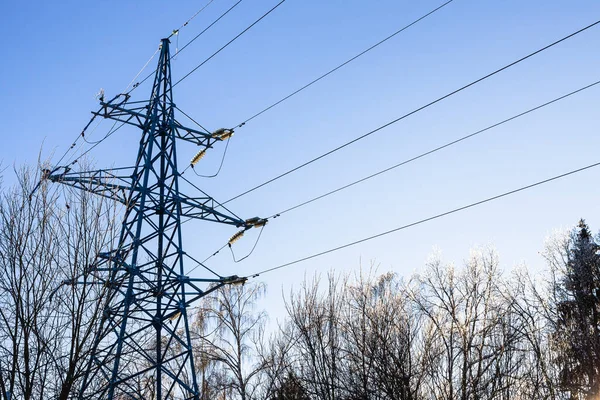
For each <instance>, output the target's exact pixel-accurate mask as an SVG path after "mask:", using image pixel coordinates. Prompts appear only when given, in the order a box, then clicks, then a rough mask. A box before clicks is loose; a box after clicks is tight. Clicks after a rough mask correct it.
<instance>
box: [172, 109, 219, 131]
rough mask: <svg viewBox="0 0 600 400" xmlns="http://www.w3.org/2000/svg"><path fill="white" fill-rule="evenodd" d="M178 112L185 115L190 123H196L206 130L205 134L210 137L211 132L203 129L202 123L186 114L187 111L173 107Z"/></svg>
mask: <svg viewBox="0 0 600 400" xmlns="http://www.w3.org/2000/svg"><path fill="white" fill-rule="evenodd" d="M173 107H174V108H175V109H176V110H177V111H179V112H180V113H182V114H183V115H185V116H186V117H187V118H188V119H189V120H190V121H192V122H193V123H195V124H196V125H198V126H199V127H200V128H202V129H204V133H206V134H208V135H210V131H209V130H208V129H206V128H205V127H203V126H202V125H200V122H198V121H196V120H195V119H194V118H192V117H190V116H189V115H188V114H186V112H185V111H183V110H182V109H180V108H179V107H177V106H175V105H174V106H173Z"/></svg>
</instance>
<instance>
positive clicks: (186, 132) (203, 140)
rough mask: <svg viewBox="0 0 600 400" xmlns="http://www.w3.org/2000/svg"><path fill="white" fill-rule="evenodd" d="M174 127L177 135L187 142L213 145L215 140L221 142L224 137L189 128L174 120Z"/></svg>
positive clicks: (207, 145) (204, 145)
mask: <svg viewBox="0 0 600 400" xmlns="http://www.w3.org/2000/svg"><path fill="white" fill-rule="evenodd" d="M172 124H173V128H174V129H175V137H176V138H177V139H181V140H185V141H186V142H190V143H194V144H196V145H198V146H203V147H206V148H208V147H212V145H213V144H214V143H215V142H220V141H221V140H222V139H219V138H218V137H215V136H213V135H212V134H210V133H206V132H202V131H199V130H196V129H193V128H188V127H185V126H183V125H181V124H180V123H179V122H177V121H175V120H173V123H172Z"/></svg>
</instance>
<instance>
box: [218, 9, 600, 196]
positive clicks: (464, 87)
mask: <svg viewBox="0 0 600 400" xmlns="http://www.w3.org/2000/svg"><path fill="white" fill-rule="evenodd" d="M598 24H600V20H598V21H596V22H594V23H592V24H590V25H587V26H586V27H584V28H581V29H579V30H577V31H575V32H573V33H571V34H569V35H567V36H564V37H563V38H561V39H559V40H557V41H555V42H552V43H550V44H549V45H546V46H544V47H542V48H540V49H538V50H536V51H534V52H532V53H529V54H528V55H526V56H524V57H521V58H519V59H518V60H516V61H513V62H511V63H510V64H507V65H505V66H503V67H501V68H499V69H497V70H495V71H493V72H491V73H489V74H487V75H485V76H483V77H481V78H479V79H476V80H474V81H472V82H470V83H468V84H466V85H464V86H462V87H460V88H458V89H456V90H454V91H452V92H450V93H448V94H445V95H443V96H442V97H439V98H437V99H435V100H433V101H431V102H429V103H427V104H425V105H423V106H421V107H419V108H416V109H415V110H413V111H410V112H408V113H406V114H404V115H402V116H400V117H398V118H396V119H394V120H392V121H390V122H387V123H385V124H383V125H381V126H379V127H377V128H375V129H373V130H371V131H369V132H367V133H365V134H363V135H361V136H358V137H356V138H354V139H352V140H350V141H348V142H345V143H344V144H341V145H339V146H337V147H335V148H333V149H331V150H329V151H327V152H325V153H323V154H321V155H319V156H317V157H315V158H312V159H310V160H308V161H306V162H304V163H302V164H300V165H298V166H296V167H294V168H292V169H289V170H287V171H285V172H283V173H281V174H279V175H277V176H275V177H273V178H271V179H269V180H267V181H265V182H263V183H261V184H258V185H256V186H254V187H252V188H250V189H248V190H246V191H244V192H242V193H240V194H238V195H236V196H234V197H232V198H230V199H228V200H226V201H224V202H223V204H227V203H229V202H231V201H233V200H236V199H239V198H240V197H242V196H245V195H247V194H249V193H251V192H253V191H255V190H257V189H260V188H262V187H264V186H266V185H268V184H270V183H272V182H275V181H276V180H279V179H281V178H283V177H285V176H287V175H289V174H291V173H293V172H295V171H298V170H299V169H301V168H304V167H306V166H308V165H310V164H312V163H314V162H316V161H319V160H320V159H322V158H325V157H327V156H329V155H331V154H333V153H335V152H337V151H339V150H342V149H344V148H345V147H348V146H350V145H351V144H354V143H356V142H358V141H360V140H362V139H365V138H367V137H369V136H371V135H372V134H374V133H376V132H379V131H380V130H382V129H384V128H387V127H388V126H390V125H393V124H395V123H397V122H400V121H402V120H403V119H405V118H407V117H409V116H411V115H413V114H416V113H418V112H420V111H423V110H425V109H426V108H429V107H431V106H432V105H434V104H437V103H439V102H441V101H443V100H445V99H447V98H449V97H451V96H453V95H455V94H457V93H459V92H462V91H463V90H465V89H468V88H470V87H471V86H474V85H476V84H478V83H480V82H482V81H484V80H486V79H488V78H490V77H492V76H494V75H496V74H499V73H500V72H502V71H504V70H506V69H508V68H510V67H513V66H515V65H517V64H519V63H521V62H523V61H525V60H527V59H529V58H531V57H533V56H535V55H537V54H539V53H541V52H543V51H545V50H547V49H549V48H551V47H554V46H556V45H558V44H559V43H562V42H564V41H565V40H568V39H570V38H572V37H574V36H576V35H578V34H580V33H582V32H584V31H586V30H588V29H590V28H592V27H594V26H596V25H598Z"/></svg>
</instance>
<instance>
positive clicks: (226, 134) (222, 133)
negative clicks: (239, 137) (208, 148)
mask: <svg viewBox="0 0 600 400" xmlns="http://www.w3.org/2000/svg"><path fill="white" fill-rule="evenodd" d="M211 136H212V137H214V138H215V139H219V140H225V139H229V138H230V137H232V136H233V129H227V128H220V129H217V130H216V131H214V132H213V133H212V134H211Z"/></svg>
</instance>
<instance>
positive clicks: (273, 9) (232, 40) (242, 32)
mask: <svg viewBox="0 0 600 400" xmlns="http://www.w3.org/2000/svg"><path fill="white" fill-rule="evenodd" d="M284 2H285V0H281V1H280V2H279V3H277V4H276V5H275V6H274V7H273V8H271V9H270V10H269V11H267V12H266V13H264V14H263V15H262V16H261V17H260V18H259V19H257V20H256V21H254V22H253V23H252V24H250V25H249V26H248V27H247V28H246V29H244V30H243V31H241V32H240V33H238V34H237V35H236V36H235V37H234V38H233V39H231V40H230V41H229V42H227V43H225V45H223V46H222V47H221V48H220V49H219V50H217V51H216V52H214V53H213V54H212V55H211V56H210V57H208V58H207V59H206V60H204V61H202V62H201V63H200V64H198V65H197V66H196V67H195V68H194V69H192V70H191V71H190V72H188V73H187V74H185V75H184V76H183V78H181V79H179V80H178V81H177V82H175V84H173V87H175V86H177V85H178V84H179V83H181V81H183V80H184V79H186V78H187V77H189V76H190V75H191V74H193V73H194V72H195V71H196V70H197V69H198V68H200V67H201V66H203V65H204V64H206V63H207V62H208V61H209V60H211V59H212V58H213V57H214V56H216V55H217V54H219V53H220V52H221V51H222V50H223V49H225V48H226V47H227V46H229V45H230V44H231V43H233V42H234V41H235V40H237V39H238V38H239V37H240V36H242V35H243V34H244V33H246V32H248V31H249V30H250V29H251V28H252V27H253V26H254V25H256V24H258V23H259V22H260V21H262V19H263V18H265V17H266V16H267V15H269V14H270V13H272V12H273V11H275V9H276V8H277V7H279V6H280V5H282V4H283V3H284Z"/></svg>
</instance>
